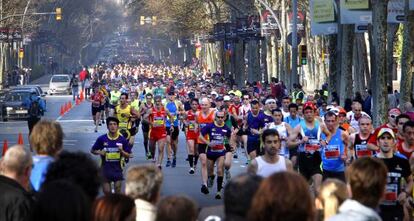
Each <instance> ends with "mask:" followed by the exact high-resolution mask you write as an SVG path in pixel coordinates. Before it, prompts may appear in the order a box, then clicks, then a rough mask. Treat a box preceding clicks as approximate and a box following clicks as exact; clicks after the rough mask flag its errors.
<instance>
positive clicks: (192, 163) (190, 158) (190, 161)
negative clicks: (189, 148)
mask: <svg viewBox="0 0 414 221" xmlns="http://www.w3.org/2000/svg"><path fill="white" fill-rule="evenodd" d="M193 160H194V155H192V154H188V163H189V164H190V167H191V168H193V166H194V162H193Z"/></svg>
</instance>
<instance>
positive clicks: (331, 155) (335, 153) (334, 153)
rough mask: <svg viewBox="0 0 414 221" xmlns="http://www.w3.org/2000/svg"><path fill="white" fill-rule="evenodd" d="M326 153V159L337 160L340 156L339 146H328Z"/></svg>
mask: <svg viewBox="0 0 414 221" xmlns="http://www.w3.org/2000/svg"><path fill="white" fill-rule="evenodd" d="M324 152H325V158H326V159H328V160H337V159H338V158H339V156H340V150H339V145H327V146H326V147H325V151H324Z"/></svg>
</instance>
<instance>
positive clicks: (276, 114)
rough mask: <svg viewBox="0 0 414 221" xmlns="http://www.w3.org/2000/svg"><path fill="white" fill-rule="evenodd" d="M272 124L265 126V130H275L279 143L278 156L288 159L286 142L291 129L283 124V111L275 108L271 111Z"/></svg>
mask: <svg viewBox="0 0 414 221" xmlns="http://www.w3.org/2000/svg"><path fill="white" fill-rule="evenodd" d="M272 115H273V122H272V123H270V124H267V125H266V126H265V128H266V129H276V130H277V132H278V137H279V140H280V143H281V147H280V151H279V154H280V155H282V156H284V157H285V158H286V159H289V148H288V147H287V145H286V141H287V139H288V137H289V134H290V133H292V128H291V127H290V125H289V124H288V123H286V122H283V121H282V120H283V111H282V110H280V109H278V108H276V109H273V110H272Z"/></svg>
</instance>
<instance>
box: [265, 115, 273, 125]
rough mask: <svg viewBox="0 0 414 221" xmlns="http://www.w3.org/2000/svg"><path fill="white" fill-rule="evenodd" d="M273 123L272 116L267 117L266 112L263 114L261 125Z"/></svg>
mask: <svg viewBox="0 0 414 221" xmlns="http://www.w3.org/2000/svg"><path fill="white" fill-rule="evenodd" d="M272 122H273V116H272V115H268V114H267V113H266V112H263V123H264V126H266V125H268V124H270V123H272Z"/></svg>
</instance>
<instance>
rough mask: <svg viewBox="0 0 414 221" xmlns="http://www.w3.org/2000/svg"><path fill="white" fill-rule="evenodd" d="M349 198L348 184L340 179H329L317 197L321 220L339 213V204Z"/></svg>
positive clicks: (316, 201)
mask: <svg viewBox="0 0 414 221" xmlns="http://www.w3.org/2000/svg"><path fill="white" fill-rule="evenodd" d="M347 198H348V191H347V189H346V184H345V183H344V182H342V181H340V180H338V179H327V180H325V182H323V183H322V186H321V189H320V191H319V194H318V196H317V198H316V199H315V205H316V209H317V210H318V212H319V214H318V215H319V216H318V218H319V221H322V220H328V219H329V218H330V217H332V216H334V215H336V214H337V213H338V208H339V206H340V205H341V204H342V203H343V202H344V201H345V200H346V199H347Z"/></svg>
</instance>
